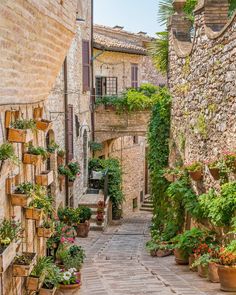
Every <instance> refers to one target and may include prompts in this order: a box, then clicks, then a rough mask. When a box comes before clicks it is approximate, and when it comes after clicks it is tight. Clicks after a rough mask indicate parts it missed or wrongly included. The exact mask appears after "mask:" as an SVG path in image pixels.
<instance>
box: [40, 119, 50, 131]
mask: <svg viewBox="0 0 236 295" xmlns="http://www.w3.org/2000/svg"><path fill="white" fill-rule="evenodd" d="M51 127H52V121H49V120H44V119H41V120H40V121H36V128H37V129H38V130H41V131H44V132H46V131H47V130H48V129H51Z"/></svg>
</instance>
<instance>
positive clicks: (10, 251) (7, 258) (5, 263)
mask: <svg viewBox="0 0 236 295" xmlns="http://www.w3.org/2000/svg"><path fill="white" fill-rule="evenodd" d="M18 246H19V245H18V243H16V242H12V243H11V244H10V245H8V246H7V248H6V249H5V250H4V251H3V252H2V254H0V272H1V273H2V272H5V271H6V269H7V268H8V267H9V265H10V264H11V263H12V261H13V260H14V257H15V256H16V252H17V248H18Z"/></svg>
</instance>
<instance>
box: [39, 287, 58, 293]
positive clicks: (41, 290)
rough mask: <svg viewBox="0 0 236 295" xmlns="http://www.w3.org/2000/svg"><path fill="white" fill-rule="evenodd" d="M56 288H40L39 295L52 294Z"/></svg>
mask: <svg viewBox="0 0 236 295" xmlns="http://www.w3.org/2000/svg"><path fill="white" fill-rule="evenodd" d="M56 290H57V288H56V287H54V288H53V289H46V288H40V290H39V295H54V294H55V293H56Z"/></svg>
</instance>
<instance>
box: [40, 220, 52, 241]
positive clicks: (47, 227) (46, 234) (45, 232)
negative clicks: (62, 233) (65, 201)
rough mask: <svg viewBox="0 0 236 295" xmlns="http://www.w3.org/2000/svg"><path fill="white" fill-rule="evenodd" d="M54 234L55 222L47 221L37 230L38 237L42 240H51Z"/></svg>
mask: <svg viewBox="0 0 236 295" xmlns="http://www.w3.org/2000/svg"><path fill="white" fill-rule="evenodd" d="M52 234H53V222H52V221H50V220H45V221H44V222H43V224H42V225H40V226H39V227H38V228H37V235H38V237H41V238H50V237H51V235H52Z"/></svg>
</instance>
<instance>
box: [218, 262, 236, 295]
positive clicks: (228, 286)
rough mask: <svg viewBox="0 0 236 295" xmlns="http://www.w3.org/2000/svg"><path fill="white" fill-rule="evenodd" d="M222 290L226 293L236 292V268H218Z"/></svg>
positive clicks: (220, 266) (221, 266)
mask: <svg viewBox="0 0 236 295" xmlns="http://www.w3.org/2000/svg"><path fill="white" fill-rule="evenodd" d="M218 274H219V278H220V285H221V286H220V289H221V290H223V291H226V292H236V266H235V267H232V266H223V265H219V266H218Z"/></svg>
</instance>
